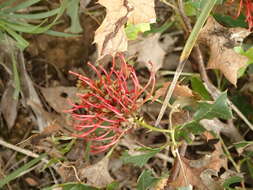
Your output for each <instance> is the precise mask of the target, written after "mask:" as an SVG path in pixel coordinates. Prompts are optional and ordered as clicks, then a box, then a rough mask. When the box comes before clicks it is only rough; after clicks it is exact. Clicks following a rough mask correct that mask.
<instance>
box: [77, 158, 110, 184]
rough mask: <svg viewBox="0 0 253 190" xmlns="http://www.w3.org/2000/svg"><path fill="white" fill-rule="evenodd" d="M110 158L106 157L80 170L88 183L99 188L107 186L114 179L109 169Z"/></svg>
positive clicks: (81, 175)
mask: <svg viewBox="0 0 253 190" xmlns="http://www.w3.org/2000/svg"><path fill="white" fill-rule="evenodd" d="M108 164H109V158H107V157H105V158H103V159H102V160H100V161H99V162H98V163H96V164H94V165H91V166H88V167H85V168H83V169H81V170H80V175H79V176H80V177H81V178H82V179H86V180H87V183H86V184H88V185H91V186H95V187H98V188H102V187H105V186H106V185H108V184H110V183H112V182H113V181H114V180H113V178H112V177H111V175H110V173H109V171H108Z"/></svg>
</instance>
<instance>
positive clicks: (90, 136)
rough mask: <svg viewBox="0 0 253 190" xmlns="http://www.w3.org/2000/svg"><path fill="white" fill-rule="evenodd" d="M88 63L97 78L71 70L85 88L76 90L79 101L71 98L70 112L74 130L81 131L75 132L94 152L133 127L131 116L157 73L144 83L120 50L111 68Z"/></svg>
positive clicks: (106, 147) (152, 84) (109, 145)
mask: <svg viewBox="0 0 253 190" xmlns="http://www.w3.org/2000/svg"><path fill="white" fill-rule="evenodd" d="M116 60H117V61H119V65H118V66H119V68H117V66H116V65H117V64H118V62H117V64H116ZM88 65H89V66H90V67H91V68H92V70H94V72H96V75H97V77H96V79H91V78H88V77H86V76H83V75H80V74H78V73H74V72H70V73H71V74H73V75H75V76H77V77H78V79H79V82H80V87H81V89H80V90H82V91H83V92H80V93H78V94H77V96H78V98H79V102H78V103H76V104H75V103H72V102H71V101H70V103H71V105H72V106H73V107H72V109H70V110H68V112H70V113H71V115H72V118H73V121H74V128H75V130H77V131H79V133H78V134H76V135H75V136H76V137H78V138H83V139H85V140H86V141H88V142H91V146H90V149H91V153H94V154H95V153H99V152H103V151H105V150H107V149H108V148H110V147H111V146H113V145H114V144H115V143H116V142H117V141H118V140H119V139H120V137H121V136H122V135H123V134H125V132H126V131H128V130H129V129H130V128H131V126H132V125H131V122H130V121H131V118H132V119H133V118H134V116H135V114H136V111H137V110H138V108H139V107H140V106H141V105H142V104H143V103H145V102H146V101H147V100H148V99H149V98H150V96H151V94H152V91H153V88H154V84H155V77H154V73H151V75H150V78H149V81H148V82H147V84H146V85H145V86H144V87H142V86H141V85H140V83H139V80H138V78H137V76H136V72H135V70H134V68H133V67H132V66H131V65H129V64H128V63H127V62H126V61H125V59H124V57H123V55H121V54H119V55H118V56H117V57H116V58H113V61H112V66H111V68H110V71H106V69H104V68H103V67H101V66H100V67H95V66H93V65H92V64H90V63H88ZM149 86H152V87H151V93H148V95H147V97H146V98H145V99H144V100H143V99H141V96H142V94H143V93H144V91H146V89H147V88H148V87H149Z"/></svg>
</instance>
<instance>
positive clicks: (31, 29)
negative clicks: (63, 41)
mask: <svg viewBox="0 0 253 190" xmlns="http://www.w3.org/2000/svg"><path fill="white" fill-rule="evenodd" d="M43 22H45V21H43ZM43 22H42V23H40V24H39V25H36V26H35V25H31V24H27V23H23V22H20V23H19V24H17V23H12V22H8V21H5V24H6V27H8V28H11V29H12V30H15V31H18V32H24V33H29V34H39V33H43V32H45V31H47V30H48V29H49V28H48V26H41V25H42V24H43Z"/></svg>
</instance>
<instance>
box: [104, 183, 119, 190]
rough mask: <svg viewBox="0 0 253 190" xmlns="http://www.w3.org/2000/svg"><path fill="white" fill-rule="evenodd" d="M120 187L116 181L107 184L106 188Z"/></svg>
mask: <svg viewBox="0 0 253 190" xmlns="http://www.w3.org/2000/svg"><path fill="white" fill-rule="evenodd" d="M118 188H119V183H118V182H116V181H114V182H112V183H110V184H108V185H107V186H106V190H117V189H118Z"/></svg>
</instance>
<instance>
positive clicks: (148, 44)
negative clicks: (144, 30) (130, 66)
mask: <svg viewBox="0 0 253 190" xmlns="http://www.w3.org/2000/svg"><path fill="white" fill-rule="evenodd" d="M160 35H161V34H159V33H156V34H154V35H149V36H148V37H145V38H143V39H141V40H139V41H135V42H132V43H130V45H129V48H128V50H129V55H130V56H133V55H135V54H137V61H138V62H140V63H143V64H145V66H146V67H147V68H148V69H149V70H150V71H153V72H157V71H158V70H159V69H160V68H161V67H162V65H163V61H164V57H165V54H166V52H165V51H164V50H163V48H162V47H161V45H160V42H159V38H160ZM151 51H152V53H151ZM150 62H151V63H152V64H150Z"/></svg>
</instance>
